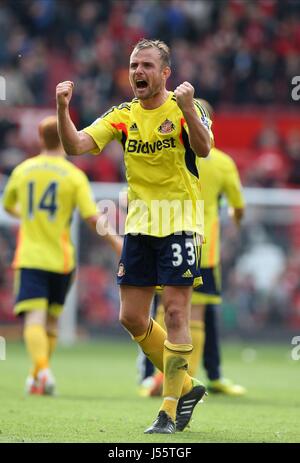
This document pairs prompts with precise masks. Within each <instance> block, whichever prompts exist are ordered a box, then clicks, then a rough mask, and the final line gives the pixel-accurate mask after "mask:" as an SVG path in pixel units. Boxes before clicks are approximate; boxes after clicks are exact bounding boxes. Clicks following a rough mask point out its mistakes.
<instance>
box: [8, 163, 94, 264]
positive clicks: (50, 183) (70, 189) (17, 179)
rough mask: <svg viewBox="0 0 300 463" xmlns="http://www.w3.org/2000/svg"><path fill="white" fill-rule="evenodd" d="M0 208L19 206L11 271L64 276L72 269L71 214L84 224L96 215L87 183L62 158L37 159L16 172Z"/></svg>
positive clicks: (72, 166) (12, 176) (81, 173)
mask: <svg viewBox="0 0 300 463" xmlns="http://www.w3.org/2000/svg"><path fill="white" fill-rule="evenodd" d="M3 205H4V207H7V208H12V207H15V206H16V205H18V208H19V211H20V215H21V224H20V229H19V236H18V243H17V249H16V253H15V258H14V262H13V266H14V268H36V269H41V270H48V271H51V272H58V273H68V272H70V271H71V270H72V269H73V268H74V266H75V257H74V248H73V245H72V242H71V238H70V225H71V219H72V213H73V211H74V209H76V208H77V207H78V208H79V212H80V215H81V216H82V218H87V217H91V216H93V215H95V214H96V213H97V207H96V203H95V202H94V200H93V198H92V192H91V190H90V187H89V183H88V180H87V177H86V176H85V174H84V173H83V172H81V171H80V170H79V169H78V168H77V167H76V166H74V165H73V164H71V163H70V162H69V161H67V160H66V159H64V158H63V157H58V156H57V157H55V156H46V155H38V156H36V157H34V158H31V159H28V160H26V161H24V162H22V163H21V164H20V165H19V166H18V167H16V168H15V169H14V171H13V172H12V175H11V177H10V178H9V180H8V183H7V185H6V188H5V191H4V195H3Z"/></svg>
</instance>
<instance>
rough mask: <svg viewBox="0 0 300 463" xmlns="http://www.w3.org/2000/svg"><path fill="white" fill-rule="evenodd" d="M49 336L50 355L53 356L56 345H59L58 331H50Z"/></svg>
mask: <svg viewBox="0 0 300 463" xmlns="http://www.w3.org/2000/svg"><path fill="white" fill-rule="evenodd" d="M47 338H48V357H49V359H50V357H51V356H52V354H53V352H54V351H55V348H56V345H57V334H56V333H50V332H49V331H48V332H47Z"/></svg>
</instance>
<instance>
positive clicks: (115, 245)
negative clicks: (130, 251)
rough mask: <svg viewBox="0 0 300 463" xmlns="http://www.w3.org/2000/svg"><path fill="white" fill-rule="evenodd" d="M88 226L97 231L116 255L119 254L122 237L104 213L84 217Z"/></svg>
mask: <svg viewBox="0 0 300 463" xmlns="http://www.w3.org/2000/svg"><path fill="white" fill-rule="evenodd" d="M85 221H86V223H87V224H88V226H89V227H90V228H91V229H92V230H93V231H95V232H97V233H98V234H99V235H100V236H101V237H102V238H103V239H104V241H106V242H107V243H108V244H109V245H110V246H111V247H112V249H113V250H114V251H115V253H116V255H117V257H120V256H121V253H122V248H123V239H122V238H121V237H120V236H119V235H118V234H117V232H116V230H115V229H114V228H113V227H112V226H111V225H110V223H109V222H108V220H107V217H106V215H104V214H101V215H99V216H98V215H94V216H91V217H88V218H86V219H85Z"/></svg>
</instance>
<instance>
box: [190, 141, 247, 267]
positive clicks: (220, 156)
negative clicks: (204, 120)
mask: <svg viewBox="0 0 300 463" xmlns="http://www.w3.org/2000/svg"><path fill="white" fill-rule="evenodd" d="M197 163H198V167H199V172H200V184H201V195H202V198H203V200H204V236H205V243H204V244H203V246H202V251H201V267H205V268H206V267H214V266H215V265H217V264H218V263H219V261H220V223H219V199H220V197H221V196H222V195H224V196H225V197H226V199H227V201H228V204H229V205H230V206H232V207H234V208H243V207H244V206H245V201H244V197H243V193H242V187H241V182H240V177H239V173H238V170H237V168H236V165H235V163H234V161H233V160H232V158H231V157H230V156H228V155H227V154H226V153H224V152H222V151H220V150H219V149H217V148H212V149H211V151H210V153H209V156H208V157H207V158H198V160H197Z"/></svg>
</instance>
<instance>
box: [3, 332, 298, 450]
mask: <svg viewBox="0 0 300 463" xmlns="http://www.w3.org/2000/svg"><path fill="white" fill-rule="evenodd" d="M136 352H137V350H136V346H135V344H134V343H133V342H131V341H130V339H128V341H126V340H123V341H111V340H110V341H108V340H103V341H101V342H94V343H86V344H85V343H83V344H82V343H81V344H77V345H76V346H74V347H71V348H62V347H60V348H59V349H58V350H57V352H56V355H55V358H54V360H53V371H54V373H55V376H56V379H57V383H58V396H57V397H55V398H53V397H38V396H31V397H25V396H24V393H23V385H24V379H25V377H26V375H27V355H26V353H25V348H24V346H23V345H22V344H21V343H20V344H18V343H15V344H10V343H8V345H7V359H6V360H5V361H0V391H1V393H0V442H99V443H101V442H106V443H139V442H150V443H155V442H156V443H165V444H168V445H171V444H172V443H182V444H187V443H194V442H197V443H202V442H220V443H221V442H222V443H223V442H278V443H280V442H300V431H299V429H300V428H299V409H300V394H299V378H300V374H299V372H300V370H299V369H300V360H299V361H295V360H292V359H291V347H290V345H289V343H287V344H286V345H275V344H274V345H267V346H263V345H255V347H254V345H253V344H252V345H247V346H246V345H241V344H225V343H224V345H223V360H224V369H225V373H226V376H228V377H230V378H234V379H235V380H236V381H237V382H240V383H241V384H243V385H244V386H246V387H247V388H248V394H247V395H246V396H245V397H242V398H229V397H224V396H222V397H221V396H215V395H210V396H208V397H207V399H206V400H205V403H203V404H200V405H198V406H197V407H196V409H195V412H194V419H193V423H192V426H191V428H190V430H188V431H185V432H183V433H176V434H173V435H170V436H166V435H144V434H143V431H144V429H145V428H146V427H148V425H150V424H151V422H152V421H153V419H154V418H155V417H156V415H157V412H158V408H159V406H160V402H161V401H160V399H158V398H152V399H145V398H140V397H139V396H138V395H137V383H136V367H135V365H136Z"/></svg>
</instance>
